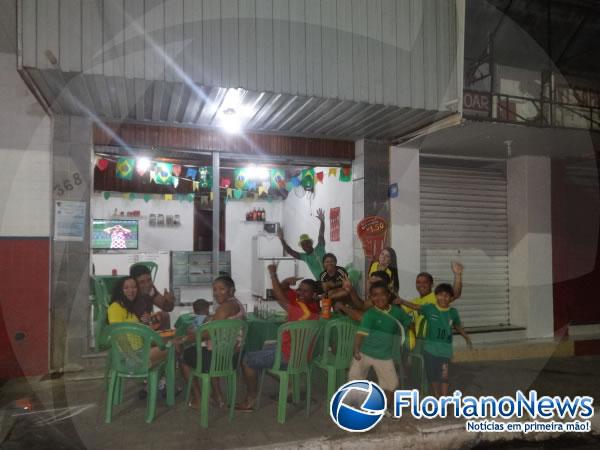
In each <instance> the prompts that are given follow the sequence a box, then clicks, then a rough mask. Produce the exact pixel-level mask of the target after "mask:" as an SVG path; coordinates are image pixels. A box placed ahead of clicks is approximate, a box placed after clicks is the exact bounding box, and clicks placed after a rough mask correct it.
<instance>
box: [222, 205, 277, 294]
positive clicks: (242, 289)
mask: <svg viewBox="0 0 600 450" xmlns="http://www.w3.org/2000/svg"><path fill="white" fill-rule="evenodd" d="M254 208H264V209H265V212H266V215H267V222H281V221H282V211H283V202H282V201H280V200H274V201H272V202H267V201H264V200H257V201H247V200H229V201H228V202H227V203H226V205H225V249H226V250H229V251H231V276H232V278H233V279H234V280H235V285H236V289H237V293H238V298H240V300H242V301H244V302H245V303H248V302H249V296H250V292H251V287H252V277H251V273H252V271H251V264H253V261H252V237H253V236H255V235H257V234H258V233H260V232H261V231H262V229H263V222H248V223H246V222H245V220H246V212H247V211H248V210H252V209H254ZM273 238H274V239H277V238H276V237H273Z"/></svg>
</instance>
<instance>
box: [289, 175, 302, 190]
mask: <svg viewBox="0 0 600 450" xmlns="http://www.w3.org/2000/svg"><path fill="white" fill-rule="evenodd" d="M290 182H291V183H292V189H290V190H293V189H294V188H296V187H298V186H300V178H298V177H292V178H291V179H290Z"/></svg>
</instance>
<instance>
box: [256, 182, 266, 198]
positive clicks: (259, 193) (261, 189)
mask: <svg viewBox="0 0 600 450" xmlns="http://www.w3.org/2000/svg"><path fill="white" fill-rule="evenodd" d="M262 194H265V195H266V194H267V190H266V189H265V187H264V186H263V185H262V184H261V185H260V186H258V196H259V197H260V196H261V195H262Z"/></svg>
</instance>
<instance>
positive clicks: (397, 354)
mask: <svg viewBox="0 0 600 450" xmlns="http://www.w3.org/2000/svg"><path fill="white" fill-rule="evenodd" d="M399 326H400V327H402V334H400V335H396V336H394V337H393V338H392V339H393V341H392V359H393V360H394V365H395V366H396V369H397V370H398V374H399V377H398V378H399V381H400V389H403V388H404V364H403V362H402V353H403V352H402V349H403V348H404V343H405V342H406V335H407V334H406V332H405V330H404V327H403V326H402V325H399Z"/></svg>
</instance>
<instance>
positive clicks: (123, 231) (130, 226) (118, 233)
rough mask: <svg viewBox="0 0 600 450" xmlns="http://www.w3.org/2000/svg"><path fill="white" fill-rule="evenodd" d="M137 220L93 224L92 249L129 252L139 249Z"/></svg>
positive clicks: (96, 221)
mask: <svg viewBox="0 0 600 450" xmlns="http://www.w3.org/2000/svg"><path fill="white" fill-rule="evenodd" d="M138 233H139V227H138V221H137V220H100V219H94V221H93V224H92V249H94V250H129V249H137V248H138Z"/></svg>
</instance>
